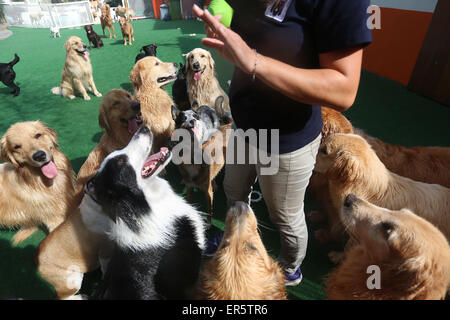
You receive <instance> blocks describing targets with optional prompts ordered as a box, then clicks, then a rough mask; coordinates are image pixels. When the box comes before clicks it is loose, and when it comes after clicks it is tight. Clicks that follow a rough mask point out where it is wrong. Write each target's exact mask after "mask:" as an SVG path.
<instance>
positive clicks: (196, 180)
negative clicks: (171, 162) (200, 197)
mask: <svg viewBox="0 0 450 320" xmlns="http://www.w3.org/2000/svg"><path fill="white" fill-rule="evenodd" d="M228 130H231V123H230V124H227V125H223V126H221V127H220V128H219V129H218V131H217V132H216V133H215V134H214V135H213V136H212V137H211V138H210V139H209V140H208V141H207V142H205V143H204V144H203V145H201V154H202V156H203V161H202V163H201V164H195V163H194V161H191V162H190V164H186V163H182V164H180V165H179V166H178V168H179V170H180V174H181V177H182V178H183V183H184V184H185V185H186V189H187V190H186V199H187V201H188V202H191V200H192V192H193V189H194V188H198V189H200V190H201V191H203V192H204V193H205V196H206V207H207V213H208V222H209V223H211V218H212V209H213V202H214V192H215V191H216V189H217V186H216V183H215V181H214V179H215V178H216V176H217V175H218V174H219V172H220V171H221V170H222V168H223V166H224V165H225V158H226V153H227V145H228V138H229V134H227V131H228ZM216 151H219V152H218V153H216ZM192 155H193V154H192ZM191 160H193V159H191Z"/></svg>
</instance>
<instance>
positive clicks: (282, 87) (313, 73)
mask: <svg viewBox="0 0 450 320" xmlns="http://www.w3.org/2000/svg"><path fill="white" fill-rule="evenodd" d="M193 10H194V13H195V14H196V15H197V16H198V17H199V18H201V19H202V20H203V21H204V22H205V29H206V34H207V38H204V39H203V40H202V43H203V44H204V45H205V46H206V47H208V48H211V49H215V50H216V51H217V52H218V53H219V55H220V56H221V57H222V58H224V59H225V60H227V61H229V62H231V63H233V64H234V65H235V66H236V67H238V68H240V69H241V70H242V71H243V72H245V73H248V74H255V76H256V77H258V79H260V80H262V81H263V82H264V83H266V84H267V85H268V86H270V87H272V88H273V89H275V90H277V91H279V92H281V93H282V94H284V95H286V96H288V97H289V98H291V99H293V100H296V101H299V102H301V103H306V104H312V105H320V106H327V107H330V108H333V109H336V110H338V111H345V110H347V109H348V108H349V107H351V106H352V104H353V103H354V101H355V98H356V93H357V91H358V86H359V80H360V74H361V64H362V51H363V50H362V46H356V47H352V48H346V49H341V50H336V51H332V52H328V53H324V54H320V56H319V61H320V66H321V68H320V69H302V68H297V67H293V66H291V65H289V64H286V63H283V62H281V61H278V60H275V59H272V58H270V57H266V56H263V55H261V54H259V53H256V52H255V51H254V50H253V49H252V48H250V47H249V46H248V45H247V43H246V42H245V41H244V40H243V39H242V38H241V37H240V36H239V34H237V33H236V32H234V31H232V30H231V29H228V28H226V27H225V26H224V25H222V24H221V23H220V22H219V21H220V18H219V19H218V17H213V16H212V15H211V14H210V13H209V12H208V11H206V10H201V9H200V8H199V7H197V6H195V5H194V8H193Z"/></svg>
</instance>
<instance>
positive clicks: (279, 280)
mask: <svg viewBox="0 0 450 320" xmlns="http://www.w3.org/2000/svg"><path fill="white" fill-rule="evenodd" d="M285 281H286V280H285V277H284V275H283V272H282V270H281V268H280V266H279V265H278V263H277V262H275V261H274V260H273V259H272V258H271V257H270V256H269V255H268V254H267V251H266V249H265V247H264V244H263V243H262V241H261V237H260V235H259V233H258V222H257V220H256V217H255V214H254V213H253V211H252V209H251V208H250V207H249V206H248V205H247V204H246V203H244V202H236V203H235V204H234V205H233V206H232V207H231V208H230V209H229V211H228V213H227V217H226V220H225V233H224V235H223V238H222V242H221V243H220V245H219V248H218V249H217V252H216V253H215V255H214V256H213V257H212V258H211V260H209V261H208V262H206V264H205V265H204V267H203V269H202V271H201V273H200V286H199V287H200V288H199V298H200V299H208V300H285V299H286V298H287V295H286V289H285Z"/></svg>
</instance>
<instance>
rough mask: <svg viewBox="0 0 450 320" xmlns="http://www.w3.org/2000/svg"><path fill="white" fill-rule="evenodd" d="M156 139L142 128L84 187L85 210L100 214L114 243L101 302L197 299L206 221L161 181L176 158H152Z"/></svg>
mask: <svg viewBox="0 0 450 320" xmlns="http://www.w3.org/2000/svg"><path fill="white" fill-rule="evenodd" d="M152 140H153V135H152V133H151V132H150V130H149V129H148V128H147V127H146V126H142V127H141V128H140V129H139V130H138V131H137V132H136V133H135V134H134V136H133V138H132V139H131V141H130V143H129V144H128V146H127V147H126V148H124V149H122V150H117V151H115V152H113V153H111V154H109V155H108V157H107V158H106V159H105V160H104V161H103V163H102V165H101V166H100V169H99V171H98V172H97V174H96V175H95V176H94V177H92V178H91V179H90V180H89V181H88V182H87V184H86V187H85V193H86V194H85V197H84V199H83V202H82V204H81V206H82V208H83V207H89V206H92V208H96V209H95V210H94V211H95V212H102V214H100V215H99V216H98V218H99V219H101V221H102V222H101V225H102V226H104V231H105V234H107V236H108V237H109V238H110V240H111V241H113V242H114V243H115V250H114V252H113V254H112V258H111V260H110V262H109V264H108V267H107V271H106V273H105V276H104V283H103V285H102V287H103V288H101V290H100V298H102V299H113V300H118V299H143V300H148V299H176V300H179V299H186V298H192V294H194V290H195V285H196V283H197V279H198V276H199V270H200V263H201V254H202V250H204V248H205V234H204V227H205V226H204V222H203V219H202V217H201V216H200V212H198V211H197V210H196V209H195V208H194V207H192V206H191V205H189V204H188V203H187V202H186V201H185V200H184V199H183V198H182V197H180V196H179V195H178V194H176V193H175V192H174V191H173V189H172V188H171V186H170V185H169V183H168V182H167V181H166V180H164V179H162V178H160V177H158V174H159V173H160V172H161V171H162V170H163V169H164V167H165V166H166V165H167V164H169V163H170V161H171V159H172V155H171V152H170V151H169V150H168V149H167V148H161V151H160V152H158V153H156V154H153V155H151V156H149V153H150V150H151V148H152ZM82 210H84V211H83V212H88V211H87V210H85V209H82ZM88 214H89V213H88Z"/></svg>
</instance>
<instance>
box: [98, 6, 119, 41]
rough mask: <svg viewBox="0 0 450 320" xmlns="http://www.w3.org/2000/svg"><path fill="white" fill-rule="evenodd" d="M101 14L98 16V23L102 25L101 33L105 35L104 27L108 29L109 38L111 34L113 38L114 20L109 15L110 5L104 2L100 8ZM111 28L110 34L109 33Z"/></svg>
mask: <svg viewBox="0 0 450 320" xmlns="http://www.w3.org/2000/svg"><path fill="white" fill-rule="evenodd" d="M101 11H102V15H101V17H100V23H101V25H102V30H103V35H105V28H106V29H107V30H108V33H109V38H110V39H112V35H113V36H114V39H115V38H116V32H115V31H114V21H113V19H112V17H111V7H110V6H109V4H104V5H103V6H102V8H101ZM111 30H112V35H111Z"/></svg>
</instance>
